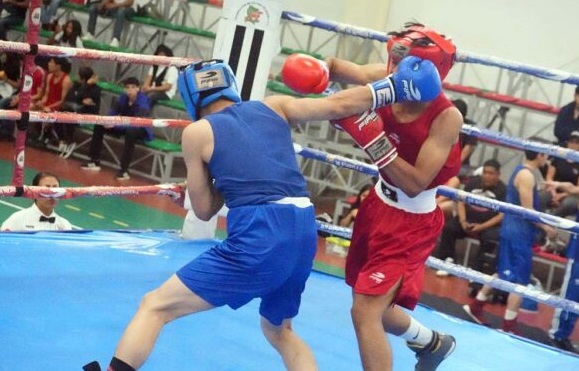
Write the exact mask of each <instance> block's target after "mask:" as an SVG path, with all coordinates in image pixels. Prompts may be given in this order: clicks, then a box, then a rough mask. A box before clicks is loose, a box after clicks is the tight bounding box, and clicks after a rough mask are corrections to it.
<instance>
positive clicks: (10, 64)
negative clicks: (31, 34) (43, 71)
mask: <svg viewBox="0 0 579 371" xmlns="http://www.w3.org/2000/svg"><path fill="white" fill-rule="evenodd" d="M21 68H22V56H21V55H19V54H16V53H6V54H5V61H4V63H2V66H1V67H0V99H5V98H10V97H12V95H13V94H14V93H15V92H16V91H17V89H18V88H19V87H20V75H21Z"/></svg>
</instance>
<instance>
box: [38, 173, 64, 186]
mask: <svg viewBox="0 0 579 371" xmlns="http://www.w3.org/2000/svg"><path fill="white" fill-rule="evenodd" d="M44 178H54V179H56V181H57V182H58V185H60V179H58V177H57V176H56V175H54V174H53V173H50V172H48V171H41V172H39V173H38V174H36V175H35V176H34V179H32V185H33V186H37V185H39V184H40V181H41V180H42V179H44Z"/></svg>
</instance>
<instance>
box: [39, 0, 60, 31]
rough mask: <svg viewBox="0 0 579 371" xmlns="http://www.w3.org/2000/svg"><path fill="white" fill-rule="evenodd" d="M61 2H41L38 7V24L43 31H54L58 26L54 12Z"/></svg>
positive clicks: (45, 0) (49, 0) (56, 0)
mask: <svg viewBox="0 0 579 371" xmlns="http://www.w3.org/2000/svg"><path fill="white" fill-rule="evenodd" d="M61 1H62V0H42V5H40V24H41V26H42V29H43V30H47V31H55V30H56V28H57V26H58V20H57V19H56V12H57V10H58V7H59V6H60V3H61Z"/></svg>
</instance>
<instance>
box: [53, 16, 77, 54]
mask: <svg viewBox="0 0 579 371" xmlns="http://www.w3.org/2000/svg"><path fill="white" fill-rule="evenodd" d="M81 37H82V26H81V24H80V22H79V21H77V20H76V19H71V20H69V21H68V22H66V23H65V24H64V27H62V29H61V28H60V27H57V28H56V29H55V30H54V33H53V34H52V36H50V38H49V39H48V41H47V44H48V45H58V46H66V47H69V48H81V49H82V48H84V46H83V45H82V40H81Z"/></svg>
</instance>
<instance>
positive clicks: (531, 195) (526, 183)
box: [463, 138, 557, 334]
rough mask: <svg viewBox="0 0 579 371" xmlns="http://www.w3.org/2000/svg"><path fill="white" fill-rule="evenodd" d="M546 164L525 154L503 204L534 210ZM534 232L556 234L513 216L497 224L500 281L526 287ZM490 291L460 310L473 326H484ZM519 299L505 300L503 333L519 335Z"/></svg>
mask: <svg viewBox="0 0 579 371" xmlns="http://www.w3.org/2000/svg"><path fill="white" fill-rule="evenodd" d="M530 140H533V141H537V142H539V143H548V141H546V140H543V139H541V138H530ZM546 161H547V155H546V154H544V153H537V152H534V151H531V150H526V151H525V159H524V160H523V162H522V163H521V164H519V165H518V166H517V167H516V168H515V169H514V171H513V174H512V175H511V178H510V180H509V184H508V186H507V194H506V202H508V203H510V204H512V205H518V206H522V207H524V208H527V209H530V210H537V208H538V204H539V191H538V183H539V182H538V181H537V170H538V168H539V167H541V166H543V164H545V163H546ZM537 228H541V229H543V230H544V231H545V234H546V235H547V236H548V237H553V236H555V235H556V234H557V230H556V229H554V228H553V227H551V226H548V225H546V224H540V223H534V222H530V221H528V220H526V219H523V218H521V217H519V216H517V215H514V214H505V215H504V216H503V222H502V224H501V231H500V248H499V254H498V264H497V272H498V273H495V274H494V276H495V277H496V276H498V277H499V278H500V279H502V280H506V281H509V282H512V283H517V284H520V285H523V286H527V285H528V284H529V282H530V280H531V270H532V267H533V250H532V247H533V243H534V241H535V235H536V234H537ZM491 291H492V287H491V286H488V285H484V286H483V287H482V288H481V290H480V291H479V292H478V294H477V295H476V297H475V298H474V299H473V300H471V302H470V304H468V305H465V306H463V308H464V310H465V311H466V312H467V313H468V314H469V316H470V317H471V318H472V319H473V320H474V321H475V322H477V323H480V324H484V323H486V319H485V316H484V313H483V307H484V305H485V304H486V301H487V299H488V297H489V294H490V293H491ZM521 300H522V298H521V297H520V296H519V295H517V294H514V293H510V294H509V296H508V298H507V308H506V310H505V315H504V319H503V323H502V326H501V328H502V330H503V331H505V332H512V333H515V334H518V333H519V329H518V324H517V315H518V312H519V308H520V306H521Z"/></svg>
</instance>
